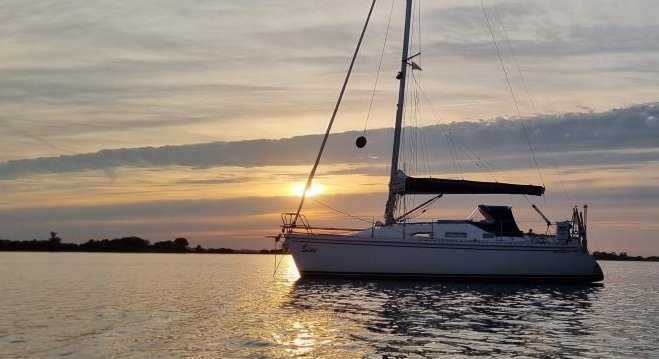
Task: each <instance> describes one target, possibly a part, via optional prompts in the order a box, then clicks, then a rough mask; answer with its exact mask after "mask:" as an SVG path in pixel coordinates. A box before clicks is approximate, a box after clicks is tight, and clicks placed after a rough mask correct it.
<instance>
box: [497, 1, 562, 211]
mask: <svg viewBox="0 0 659 359" xmlns="http://www.w3.org/2000/svg"><path fill="white" fill-rule="evenodd" d="M492 4H493V5H494V11H495V14H496V16H497V19H498V20H499V23H500V24H501V30H502V31H503V36H504V38H505V39H506V42H507V43H508V50H509V51H510V54H511V55H512V57H513V61H514V63H515V68H516V69H517V74H518V76H519V78H520V80H521V81H522V86H523V88H524V92H525V93H526V97H527V98H528V100H529V103H530V104H531V108H532V109H533V113H534V114H535V115H536V116H537V115H538V110H537V108H536V105H535V101H534V100H533V97H532V96H531V92H530V91H529V88H528V86H527V84H526V79H525V78H524V75H523V74H522V69H521V66H520V65H519V61H517V55H516V54H515V50H514V49H513V45H512V43H511V41H510V37H509V36H508V31H506V26H505V24H504V21H503V16H501V12H499V6H497V3H496V1H495V0H492ZM536 122H537V123H538V126H539V127H540V133H541V134H542V139H543V141H544V142H545V145H546V146H547V149H548V150H549V154H550V157H551V162H552V164H553V165H554V169H555V170H556V172H557V174H558V181H559V183H560V185H561V189H562V190H563V194H565V198H566V199H567V200H568V202H569V203H573V201H572V199H571V198H570V195H569V194H568V191H567V189H566V188H565V184H564V182H563V178H562V176H561V175H560V169H559V168H558V164H557V163H556V156H554V151H553V149H552V146H551V144H550V143H549V141H548V140H547V136H546V134H545V129H544V126H543V125H542V121H539V120H538V121H536Z"/></svg>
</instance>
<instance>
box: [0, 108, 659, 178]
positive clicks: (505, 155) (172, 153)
mask: <svg viewBox="0 0 659 359" xmlns="http://www.w3.org/2000/svg"><path fill="white" fill-rule="evenodd" d="M526 122H528V124H527V128H528V129H529V130H530V133H529V135H530V139H531V140H532V143H533V145H534V148H535V150H536V151H537V152H538V154H539V158H541V159H542V162H543V165H545V166H552V165H553V163H552V162H551V156H550V155H551V154H552V153H553V154H555V155H557V156H559V159H560V162H561V163H563V164H566V165H575V164H589V165H593V164H612V163H629V162H630V161H631V162H639V161H650V160H652V159H654V158H656V155H657V151H659V143H658V142H657V138H659V106H657V105H655V104H649V105H639V106H634V107H630V108H625V109H619V110H612V111H607V112H604V113H573V114H566V115H561V116H547V117H537V118H533V119H530V120H528V121H526ZM358 135H359V134H358V133H357V132H344V133H339V134H336V135H334V136H333V137H332V140H331V142H330V147H329V148H328V152H327V155H326V156H325V157H324V159H323V161H324V163H328V164H343V163H370V164H386V163H387V158H388V153H389V151H390V150H389V148H390V143H391V130H390V129H378V130H371V131H369V132H368V134H367V135H368V138H369V141H370V142H369V145H368V146H367V147H366V149H365V150H357V149H356V148H355V146H354V145H353V142H354V139H355V138H356V137H357V136H358ZM407 135H408V137H409V139H408V141H412V138H416V141H419V142H423V143H419V145H421V144H423V145H425V146H424V148H423V151H425V153H424V154H425V155H426V156H428V157H429V158H432V159H434V160H432V161H430V162H431V163H430V165H433V163H435V165H439V166H440V168H441V169H444V170H446V165H447V164H450V162H451V159H450V156H447V154H448V153H455V156H456V158H455V160H456V161H460V162H463V165H467V166H472V165H474V164H478V162H479V158H481V157H482V160H483V161H484V162H485V163H486V164H487V163H494V164H496V163H499V164H501V165H502V166H504V168H520V167H521V168H523V167H527V166H529V163H528V162H527V161H528V160H529V159H530V154H529V153H528V151H524V149H525V148H527V147H526V143H525V142H524V141H525V140H524V135H523V127H522V126H521V123H520V122H519V121H518V120H504V119H499V120H492V121H479V122H459V123H452V124H449V125H433V126H428V127H424V128H420V129H411V128H410V129H408V130H407ZM319 142H320V136H319V135H309V136H299V137H293V138H286V139H279V140H266V139H263V140H249V141H238V142H215V143H203V144H195V145H183V146H163V147H144V148H132V149H130V148H129V149H108V150H102V151H98V152H95V153H88V154H79V155H64V156H58V157H44V158H37V159H25V160H11V161H7V162H5V163H0V178H14V177H20V176H26V175H30V174H39V173H64V172H75V171H84V170H103V169H112V168H118V167H166V166H185V167H190V168H210V167H222V166H237V167H259V166H295V165H307V164H309V163H310V162H311V159H312V158H313V153H314V152H315V151H316V149H317V146H318V143H319ZM550 149H551V152H550ZM624 150H627V151H624ZM520 151H521V152H520ZM484 154H487V156H483V155H484ZM601 154H604V156H601ZM521 161H525V162H521ZM472 162H473V163H472Z"/></svg>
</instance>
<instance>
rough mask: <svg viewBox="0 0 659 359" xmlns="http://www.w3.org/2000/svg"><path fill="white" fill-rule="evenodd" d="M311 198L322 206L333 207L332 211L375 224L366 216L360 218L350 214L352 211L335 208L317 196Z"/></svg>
mask: <svg viewBox="0 0 659 359" xmlns="http://www.w3.org/2000/svg"><path fill="white" fill-rule="evenodd" d="M311 200H312V201H314V202H316V203H318V204H319V205H321V206H324V207H327V208H329V209H331V210H332V211H335V212H337V213H341V214H342V215H345V216H348V217H350V218H354V219H357V220H360V221H362V222H366V223H370V224H373V221H370V220H368V219H364V218H360V217H357V216H353V215H352V214H350V213H348V212H345V211H342V210H340V209H337V208H334V207H332V206H330V205H329V204H327V203H324V202H321V201H320V200H318V199H316V198H312V199H311Z"/></svg>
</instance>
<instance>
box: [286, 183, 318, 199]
mask: <svg viewBox="0 0 659 359" xmlns="http://www.w3.org/2000/svg"><path fill="white" fill-rule="evenodd" d="M305 185H306V182H299V183H296V184H294V185H293V186H292V187H291V192H292V193H293V194H294V195H295V196H298V197H301V196H302V192H303V191H304V186H305ZM324 189H325V186H323V185H319V184H317V183H314V182H312V183H311V187H309V189H308V190H307V197H313V196H315V195H317V194H320V193H323V190H324Z"/></svg>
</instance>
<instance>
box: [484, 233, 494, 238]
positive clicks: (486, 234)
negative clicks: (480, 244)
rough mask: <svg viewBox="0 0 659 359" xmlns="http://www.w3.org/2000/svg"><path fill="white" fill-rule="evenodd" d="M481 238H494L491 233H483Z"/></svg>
mask: <svg viewBox="0 0 659 359" xmlns="http://www.w3.org/2000/svg"><path fill="white" fill-rule="evenodd" d="M483 238H494V234H492V233H483Z"/></svg>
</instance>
